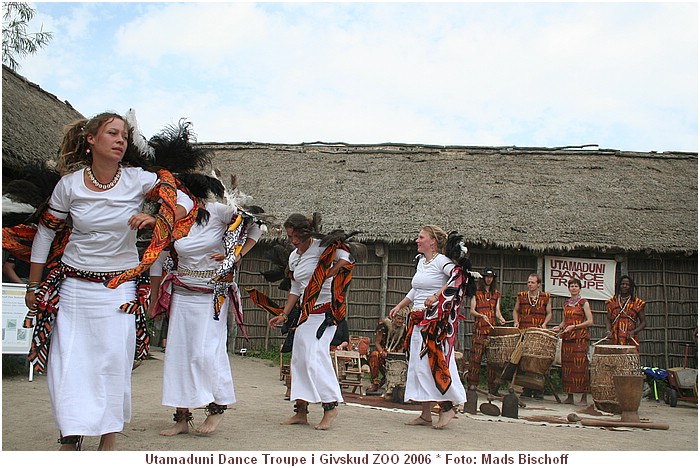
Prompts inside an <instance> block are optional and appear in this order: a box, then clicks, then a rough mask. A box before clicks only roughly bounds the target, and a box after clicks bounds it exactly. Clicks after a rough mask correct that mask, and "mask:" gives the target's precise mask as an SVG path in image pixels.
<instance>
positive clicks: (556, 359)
mask: <svg viewBox="0 0 700 468" xmlns="http://www.w3.org/2000/svg"><path fill="white" fill-rule="evenodd" d="M561 345H562V340H561V338H557V349H556V351H555V352H554V362H553V363H552V365H553V366H556V367H561ZM589 362H590V359H589Z"/></svg>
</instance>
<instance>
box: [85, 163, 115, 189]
mask: <svg viewBox="0 0 700 468" xmlns="http://www.w3.org/2000/svg"><path fill="white" fill-rule="evenodd" d="M86 172H87V175H88V178H89V179H90V182H92V184H93V185H94V186H95V187H97V188H98V189H101V190H108V189H111V188H112V187H114V186H115V185H117V182H119V179H120V178H121V176H122V168H121V167H118V168H117V173H116V174H114V177H112V180H110V181H109V182H107V183H106V184H103V183H101V182H100V181H99V180H97V177H95V174H94V173H93V172H92V166H88V167H87V169H86Z"/></svg>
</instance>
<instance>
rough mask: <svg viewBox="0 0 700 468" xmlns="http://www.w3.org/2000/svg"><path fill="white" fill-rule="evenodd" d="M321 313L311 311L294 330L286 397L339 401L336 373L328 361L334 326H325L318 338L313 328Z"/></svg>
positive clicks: (331, 363) (291, 398)
mask: <svg viewBox="0 0 700 468" xmlns="http://www.w3.org/2000/svg"><path fill="white" fill-rule="evenodd" d="M324 319H325V314H311V315H309V318H308V319H307V320H306V322H304V323H302V324H301V325H300V326H299V327H298V328H297V329H296V332H295V333H294V345H293V346H292V363H291V369H292V390H291V393H290V396H289V398H290V400H292V401H294V400H304V401H307V402H309V403H332V402H334V401H337V402H339V403H340V402H342V401H343V395H342V393H341V391H340V384H339V383H338V377H337V376H336V374H335V370H334V369H333V362H332V361H331V353H330V347H331V341H332V340H333V335H335V329H336V328H337V327H335V326H330V327H328V328H326V330H325V332H324V333H323V336H321V338H320V339H318V338H316V331H317V330H318V327H319V326H320V325H321V324H322V323H323V321H324Z"/></svg>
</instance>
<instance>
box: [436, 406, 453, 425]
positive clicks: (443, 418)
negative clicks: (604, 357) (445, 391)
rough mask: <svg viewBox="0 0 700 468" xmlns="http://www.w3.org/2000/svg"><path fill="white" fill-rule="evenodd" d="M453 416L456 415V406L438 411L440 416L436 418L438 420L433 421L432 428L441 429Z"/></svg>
mask: <svg viewBox="0 0 700 468" xmlns="http://www.w3.org/2000/svg"><path fill="white" fill-rule="evenodd" d="M455 416H457V410H456V408H452V409H449V410H447V411H441V412H440V417H439V418H438V421H437V422H436V423H435V425H434V426H433V429H442V428H444V427H445V426H447V424H448V423H449V422H450V421H452V420H453V419H454V418H455Z"/></svg>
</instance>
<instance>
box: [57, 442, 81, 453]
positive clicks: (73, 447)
mask: <svg viewBox="0 0 700 468" xmlns="http://www.w3.org/2000/svg"><path fill="white" fill-rule="evenodd" d="M77 450H78V444H61V447H60V448H59V449H58V451H59V452H75V451H77Z"/></svg>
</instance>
